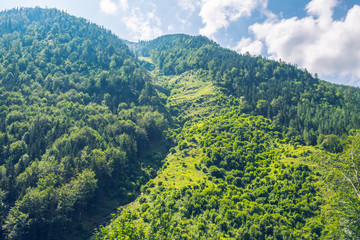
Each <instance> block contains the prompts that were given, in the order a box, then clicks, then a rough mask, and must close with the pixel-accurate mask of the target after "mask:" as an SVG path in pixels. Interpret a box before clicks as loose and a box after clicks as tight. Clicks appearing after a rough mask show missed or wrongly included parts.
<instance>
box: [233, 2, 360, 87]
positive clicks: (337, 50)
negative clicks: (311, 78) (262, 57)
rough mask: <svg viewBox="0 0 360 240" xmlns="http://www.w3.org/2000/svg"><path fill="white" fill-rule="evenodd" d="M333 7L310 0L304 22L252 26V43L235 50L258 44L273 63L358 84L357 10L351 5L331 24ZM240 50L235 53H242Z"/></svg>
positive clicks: (359, 10)
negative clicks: (276, 62)
mask: <svg viewBox="0 0 360 240" xmlns="http://www.w3.org/2000/svg"><path fill="white" fill-rule="evenodd" d="M336 4H337V1H336V0H312V1H311V2H310V3H309V4H308V5H307V6H306V10H307V13H308V16H306V17H304V18H300V19H299V18H296V17H294V18H289V19H282V20H275V19H271V20H267V21H265V22H264V23H256V24H253V25H252V26H250V27H249V30H250V31H251V32H252V33H253V34H254V39H253V41H249V40H246V42H245V40H241V41H240V42H239V44H238V46H243V45H244V43H246V45H244V46H243V48H245V47H246V46H252V45H253V44H255V45H256V44H259V43H258V42H259V41H261V42H263V43H264V44H265V45H266V50H267V53H268V54H269V56H270V57H271V58H273V59H282V60H284V61H287V62H291V63H295V64H297V65H299V66H300V67H302V68H307V69H308V70H309V71H310V72H313V73H315V72H316V73H319V74H320V76H321V77H324V78H326V76H331V75H338V76H343V77H344V76H346V78H348V79H352V81H355V80H354V79H357V81H359V80H360V41H359V36H360V6H358V5H354V6H353V7H352V8H351V9H350V10H349V11H348V12H347V15H346V17H345V18H344V19H342V20H333V18H332V14H333V9H334V7H335V6H336ZM241 44H243V45H241ZM243 48H241V47H238V48H237V50H238V51H239V52H242V51H244V50H243ZM344 83H345V82H344ZM349 83H350V82H349ZM353 84H354V82H353Z"/></svg>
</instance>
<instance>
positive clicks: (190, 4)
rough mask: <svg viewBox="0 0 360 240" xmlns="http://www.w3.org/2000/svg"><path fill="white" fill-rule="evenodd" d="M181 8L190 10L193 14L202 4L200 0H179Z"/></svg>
mask: <svg viewBox="0 0 360 240" xmlns="http://www.w3.org/2000/svg"><path fill="white" fill-rule="evenodd" d="M177 2H178V4H179V6H180V8H181V10H184V11H187V12H189V14H190V15H191V14H193V13H194V11H195V10H196V8H197V7H199V6H200V3H201V1H200V0H177Z"/></svg>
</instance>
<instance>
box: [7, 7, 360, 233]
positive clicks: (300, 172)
mask: <svg viewBox="0 0 360 240" xmlns="http://www.w3.org/2000/svg"><path fill="white" fill-rule="evenodd" d="M0 33H1V34H0V53H1V54H0V115H1V118H0V206H1V208H0V212H1V214H0V225H1V232H0V238H1V239H86V238H89V237H91V234H94V236H93V237H94V238H95V239H337V238H338V239H358V238H359V237H360V227H359V226H360V225H359V219H360V179H359V176H358V174H357V172H358V171H359V169H360V160H359V151H360V150H359V149H360V134H359V132H358V129H360V106H359V104H358V103H359V102H360V89H358V88H355V87H349V86H340V85H335V84H331V83H327V82H325V81H322V80H320V79H318V78H317V76H316V75H315V76H313V75H311V74H310V73H308V72H307V71H306V70H302V69H298V68H297V67H296V66H293V65H290V64H286V63H284V62H281V61H280V62H278V61H272V60H268V59H266V58H263V57H254V56H250V55H241V54H238V53H236V52H234V51H231V50H228V49H224V48H222V47H220V46H219V45H218V44H216V43H215V42H213V41H211V40H209V39H207V38H205V37H201V36H196V37H193V36H187V35H182V34H179V35H169V36H163V37H160V38H157V39H155V40H153V41H148V42H139V43H131V42H127V41H123V40H120V39H119V38H118V37H117V36H115V35H113V34H112V33H111V32H109V31H108V30H106V29H103V28H101V27H99V26H96V25H95V24H92V23H89V22H88V21H86V20H85V19H81V18H76V17H73V16H70V15H68V14H67V13H65V12H62V11H58V10H55V9H40V8H33V9H27V8H24V9H13V10H9V11H5V12H1V13H0ZM357 195H359V196H357ZM118 207H120V208H119V210H118V213H117V214H115V215H114V218H113V219H112V220H111V221H110V223H109V219H110V218H109V216H111V215H110V214H111V213H115V211H116V209H117V208H118ZM108 223H109V224H108ZM100 225H105V226H100ZM95 228H96V230H94V229H95ZM70 233H71V234H70Z"/></svg>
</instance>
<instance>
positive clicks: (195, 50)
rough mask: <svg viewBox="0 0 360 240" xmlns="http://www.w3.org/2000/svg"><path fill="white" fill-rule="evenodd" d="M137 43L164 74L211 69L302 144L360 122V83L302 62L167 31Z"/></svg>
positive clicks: (251, 108)
mask: <svg viewBox="0 0 360 240" xmlns="http://www.w3.org/2000/svg"><path fill="white" fill-rule="evenodd" d="M131 48H132V49H133V51H134V52H135V53H136V54H137V55H139V56H145V57H150V58H151V59H152V62H153V63H154V65H155V66H156V68H157V72H158V73H159V74H160V75H166V76H169V75H174V74H176V75H178V74H181V73H183V72H185V71H189V70H195V71H196V70H200V69H201V70H204V71H206V74H207V75H208V76H209V79H211V81H212V82H213V83H214V84H215V85H217V86H218V87H220V88H222V89H223V92H224V94H226V95H233V96H234V97H237V98H243V101H246V106H244V107H245V110H246V112H247V113H250V114H253V115H263V116H265V117H268V118H270V119H272V120H274V123H275V124H276V125H277V127H279V128H284V130H289V131H288V136H287V137H288V138H289V139H292V140H294V141H297V142H299V143H301V144H311V145H316V144H317V143H318V142H320V143H321V142H322V141H323V140H324V139H323V135H328V134H336V135H338V136H341V135H342V134H344V133H348V131H349V130H350V129H358V128H359V127H360V119H359V112H360V107H359V104H357V103H358V102H359V100H360V91H359V89H358V88H354V87H348V86H340V85H335V84H331V83H328V82H325V81H321V80H319V79H318V78H317V77H316V75H315V77H313V76H312V75H310V74H309V73H308V72H307V71H306V70H299V69H298V68H297V67H296V66H293V65H289V64H286V63H284V62H277V61H270V60H268V59H266V58H262V57H252V56H250V55H240V54H237V53H236V52H234V51H231V50H228V49H224V48H222V47H220V46H219V45H217V44H216V43H214V42H212V41H210V40H208V39H206V38H205V37H201V36H196V37H191V36H186V35H169V36H163V37H159V38H157V39H155V40H153V41H150V42H140V43H138V44H136V45H131Z"/></svg>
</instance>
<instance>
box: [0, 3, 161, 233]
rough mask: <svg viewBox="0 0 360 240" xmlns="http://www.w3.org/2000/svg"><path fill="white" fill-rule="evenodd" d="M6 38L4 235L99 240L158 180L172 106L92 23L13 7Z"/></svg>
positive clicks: (1, 62)
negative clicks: (120, 210) (96, 234)
mask: <svg viewBox="0 0 360 240" xmlns="http://www.w3.org/2000/svg"><path fill="white" fill-rule="evenodd" d="M0 32H1V35H0V115H1V118H0V172H1V173H0V205H1V210H0V212H1V214H0V224H1V226H2V230H1V232H0V238H6V239H69V238H73V239H76V238H80V239H84V238H86V237H89V236H90V235H91V231H92V229H93V228H95V227H96V226H97V225H98V224H100V223H101V222H102V221H103V218H104V217H105V216H106V215H109V214H110V213H111V211H114V210H115V209H116V207H117V206H118V205H120V204H125V203H128V202H129V201H131V200H133V199H134V198H135V196H136V194H137V192H138V191H139V188H140V186H141V185H142V184H145V183H146V182H147V180H148V179H149V178H150V177H152V176H154V174H155V173H156V169H157V168H158V167H159V165H160V161H161V159H160V157H161V154H162V153H163V152H164V151H165V152H166V150H167V142H166V141H165V139H164V137H163V130H164V129H166V128H167V122H168V121H167V119H166V118H165V117H164V115H163V113H164V106H163V104H162V103H161V100H160V98H159V97H158V95H157V93H156V91H155V89H154V87H153V84H152V81H151V78H150V76H149V75H148V73H147V72H146V71H145V70H144V69H143V68H142V67H140V65H139V64H138V62H137V60H136V58H135V56H134V55H133V54H132V53H131V52H130V50H129V48H128V47H127V46H126V45H125V44H124V42H123V41H121V40H120V39H118V38H117V37H116V36H115V35H113V34H111V32H109V31H108V30H105V29H103V28H100V27H99V26H96V25H95V24H90V23H89V22H88V21H86V20H85V19H81V18H76V17H73V16H70V15H69V14H67V13H65V12H62V11H58V10H55V9H40V8H33V9H32V8H30V9H28V8H21V9H13V10H9V11H5V12H1V13H0ZM100 209H101V210H100ZM70 232H71V235H69V234H68V233H70Z"/></svg>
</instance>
